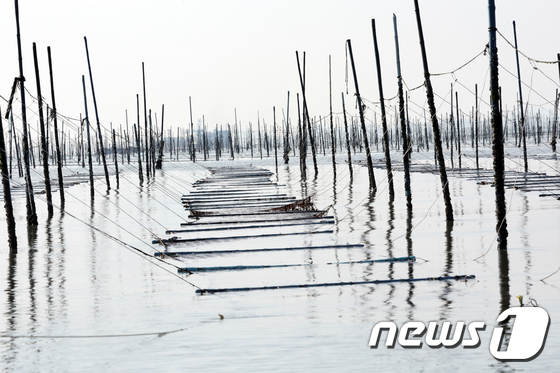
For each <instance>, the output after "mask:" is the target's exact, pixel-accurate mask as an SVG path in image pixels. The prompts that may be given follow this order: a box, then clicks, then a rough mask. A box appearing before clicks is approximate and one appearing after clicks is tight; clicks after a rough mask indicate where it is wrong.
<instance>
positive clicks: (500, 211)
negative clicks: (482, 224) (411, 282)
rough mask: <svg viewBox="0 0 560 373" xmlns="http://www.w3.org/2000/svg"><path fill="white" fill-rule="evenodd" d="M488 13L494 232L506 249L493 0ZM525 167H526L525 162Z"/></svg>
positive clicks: (501, 247)
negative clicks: (494, 205)
mask: <svg viewBox="0 0 560 373" xmlns="http://www.w3.org/2000/svg"><path fill="white" fill-rule="evenodd" d="M488 14H489V28H488V31H489V34H490V35H489V36H490V105H491V110H492V153H493V156H494V190H495V193H496V218H497V222H496V232H497V233H498V249H500V250H506V249H507V237H508V231H507V221H506V200H505V187H504V179H505V175H504V172H505V168H504V139H503V128H502V113H501V112H500V107H499V100H500V93H499V83H498V47H497V43H496V5H495V2H494V0H488ZM516 51H517V45H516ZM518 68H519V65H518ZM519 93H521V91H519ZM520 97H521V96H520ZM525 168H527V164H525ZM525 171H527V170H525Z"/></svg>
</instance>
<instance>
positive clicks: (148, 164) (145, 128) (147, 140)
mask: <svg viewBox="0 0 560 373" xmlns="http://www.w3.org/2000/svg"><path fill="white" fill-rule="evenodd" d="M142 92H143V97H144V139H145V141H144V148H145V151H146V158H145V160H146V177H147V178H148V179H150V169H151V166H150V146H149V143H150V140H149V136H148V108H147V106H146V75H145V73H144V62H142ZM138 126H140V123H138Z"/></svg>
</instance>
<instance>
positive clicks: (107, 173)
mask: <svg viewBox="0 0 560 373" xmlns="http://www.w3.org/2000/svg"><path fill="white" fill-rule="evenodd" d="M84 42H85V45H86V56H87V61H88V70H89V80H90V82H91V95H92V97H93V107H94V109H95V120H96V122H97V137H98V138H99V147H100V149H101V159H102V160H103V171H105V182H106V183H107V190H110V189H111V182H110V181H109V170H108V169H107V161H106V160H105V149H103V136H102V135H101V124H100V123H99V114H98V111H97V100H96V99H95V89H94V87H93V75H92V74H91V64H90V62H89V51H88V45H87V39H86V37H85V36H84ZM63 141H64V139H63Z"/></svg>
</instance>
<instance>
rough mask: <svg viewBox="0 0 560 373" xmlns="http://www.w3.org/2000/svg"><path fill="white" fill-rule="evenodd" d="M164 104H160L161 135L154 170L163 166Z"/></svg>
mask: <svg viewBox="0 0 560 373" xmlns="http://www.w3.org/2000/svg"><path fill="white" fill-rule="evenodd" d="M164 110H165V106H164V105H163V104H162V105H161V136H160V140H159V154H158V160H157V162H156V170H161V168H162V167H163V145H164V142H163V116H164V114H165V111H164Z"/></svg>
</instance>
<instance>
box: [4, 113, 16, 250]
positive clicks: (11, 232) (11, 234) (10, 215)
mask: <svg viewBox="0 0 560 373" xmlns="http://www.w3.org/2000/svg"><path fill="white" fill-rule="evenodd" d="M7 161H8V160H7V158H6V144H5V142H4V126H3V125H2V118H1V116H0V171H1V172H2V190H3V192H4V194H3V197H4V208H5V209H6V222H7V223H8V224H7V226H8V246H9V247H10V253H11V254H15V253H17V236H16V221H15V220H14V207H13V205H12V191H11V189H10V177H9V175H8V162H7Z"/></svg>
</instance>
